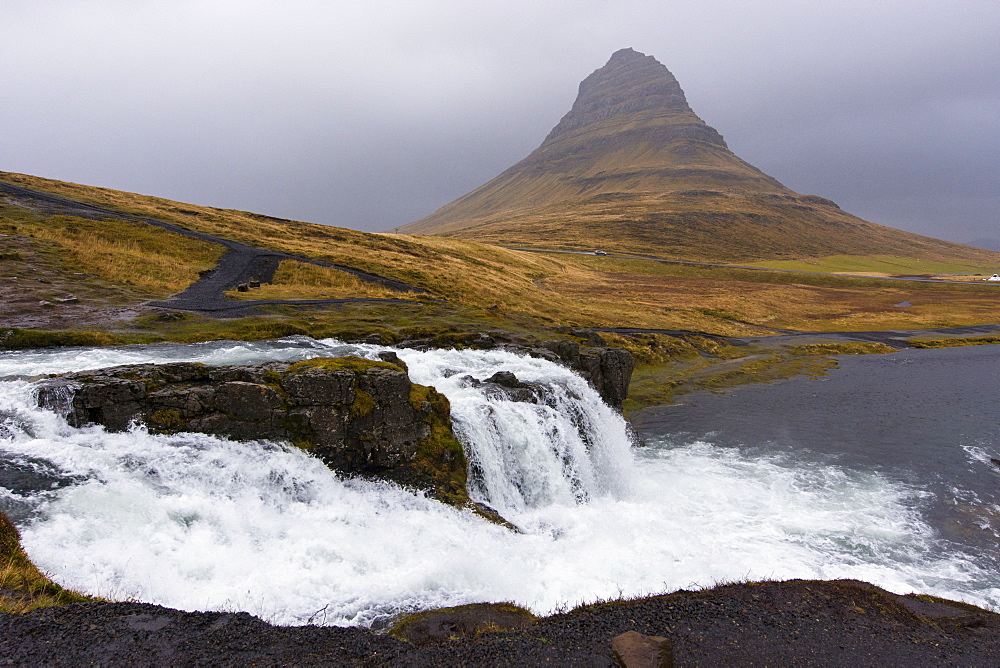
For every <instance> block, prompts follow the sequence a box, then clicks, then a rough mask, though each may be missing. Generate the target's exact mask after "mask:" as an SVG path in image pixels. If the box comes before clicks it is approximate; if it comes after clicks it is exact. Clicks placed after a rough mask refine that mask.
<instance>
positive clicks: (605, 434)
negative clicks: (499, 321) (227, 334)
mask: <svg viewBox="0 0 1000 668" xmlns="http://www.w3.org/2000/svg"><path fill="white" fill-rule="evenodd" d="M379 350H382V349H381V348H378V347H375V346H347V345H345V344H342V343H340V342H337V341H332V340H328V341H313V340H311V339H305V338H296V339H286V340H281V341H272V342H263V343H236V342H218V343H212V344H198V345H187V346H182V345H164V346H151V347H125V348H102V349H79V350H56V351H29V352H23V353H3V354H0V376H2V375H9V374H15V373H16V374H25V375H32V374H39V373H58V372H65V371H72V370H82V369H86V368H99V367H106V366H112V365H117V364H124V363H142V362H145V363H150V362H154V363H155V362H168V361H178V360H191V361H202V362H206V363H211V364H243V363H258V362H263V361H266V360H298V359H304V358H307V357H314V356H319V355H343V354H349V353H350V354H359V355H363V356H368V357H374V356H375V355H376V354H377V352H378V351H379ZM396 352H397V353H398V354H399V356H400V357H401V358H402V359H403V360H404V361H405V362H406V363H407V365H408V367H409V370H410V375H411V378H412V379H413V380H414V381H415V382H418V383H421V384H426V385H433V386H434V387H436V388H437V389H438V390H439V391H440V392H442V393H444V394H445V395H446V396H448V398H449V400H450V402H451V404H452V411H453V419H454V423H455V429H456V432H457V433H458V434H459V436H460V438H461V439H462V440H463V443H464V445H465V446H466V449H467V453H468V458H469V460H470V468H471V473H472V475H471V476H470V478H471V482H470V486H471V489H470V492H471V494H472V496H473V497H474V498H476V499H477V500H481V501H483V502H484V503H487V504H489V505H491V506H493V507H494V508H496V509H498V510H499V511H500V512H501V513H502V514H503V515H504V516H505V517H507V518H508V519H509V520H511V521H512V522H514V523H515V524H517V526H518V527H519V528H520V529H521V530H522V533H520V534H517V533H513V532H510V531H508V530H506V529H504V528H502V527H499V526H496V525H492V524H489V523H487V522H485V521H483V520H481V519H480V518H478V517H477V516H475V515H473V514H472V513H470V512H468V511H462V510H457V509H454V508H451V507H448V506H444V505H442V504H439V503H437V502H435V501H432V500H429V499H427V498H425V497H424V496H423V495H421V494H414V493H411V492H408V491H406V490H403V489H401V488H399V487H396V486H395V485H392V484H389V483H381V482H372V481H365V480H357V479H355V480H350V479H347V480H345V479H343V478H340V477H338V476H337V475H336V474H334V473H332V472H331V471H329V470H328V469H326V468H325V467H324V466H322V465H321V464H320V463H319V462H318V461H317V460H315V459H313V458H311V457H309V456H308V455H306V454H305V453H303V452H301V451H298V450H295V449H293V448H288V447H285V446H283V445H280V444H273V443H267V442H259V443H237V442H230V441H227V440H225V439H219V438H214V437H210V436H204V435H197V434H178V435H173V436H162V435H150V434H148V433H146V432H145V431H144V430H143V429H142V428H141V427H137V428H135V429H133V430H132V431H130V432H128V433H121V434H108V433H105V432H104V430H103V429H101V428H99V427H87V428H82V429H74V428H71V427H69V426H68V425H67V424H66V423H65V421H64V420H62V419H61V418H60V417H59V416H58V415H57V413H56V412H53V411H51V410H44V409H39V408H37V407H36V406H35V405H34V402H33V401H32V398H31V393H32V386H31V384H30V383H29V382H27V381H25V380H10V381H6V382H3V381H0V510H4V511H5V512H7V513H8V514H10V515H11V516H12V517H13V518H14V519H15V521H16V522H17V523H18V524H19V526H20V527H21V528H22V533H23V539H24V543H25V546H26V549H27V550H28V552H29V554H30V555H31V556H32V558H33V559H34V560H35V561H36V563H38V564H39V565H40V566H41V567H42V568H43V569H45V570H47V571H49V572H50V573H52V574H53V575H54V577H55V578H56V579H57V581H59V582H61V583H63V584H65V585H67V586H70V587H73V588H77V589H82V590H85V591H89V592H93V593H97V594H101V595H105V596H110V597H130V598H135V599H138V600H143V601H150V602H155V603H160V604H164V605H168V606H172V607H178V608H183V609H229V610H247V611H250V612H252V613H254V614H257V615H260V616H261V617H263V618H265V619H268V620H271V621H274V622H277V623H286V624H302V623H310V622H311V623H325V624H341V625H343V624H354V625H363V626H375V627H378V626H379V625H380V624H382V623H384V620H385V619H387V618H389V617H390V616H392V615H394V614H396V613H398V612H400V611H406V610H413V609H418V608H426V607H434V606H447V605H457V604H461V603H467V602H474V601H484V600H513V601H516V602H518V603H521V604H524V605H527V606H529V607H530V608H532V609H533V610H535V611H536V612H538V613H549V612H552V611H553V610H556V609H559V608H561V607H564V606H567V605H574V604H577V603H580V602H585V601H589V600H593V599H595V598H608V597H612V596H616V595H619V594H625V595H640V594H647V593H655V592H659V591H664V590H672V589H677V588H681V587H690V586H692V585H711V584H713V583H715V582H717V581H719V580H726V579H738V578H744V577H758V578H760V577H772V578H788V577H817V578H835V577H855V578H859V579H864V580H868V581H872V582H876V583H878V584H881V585H882V586H885V587H887V588H890V589H894V590H896V591H911V590H914V589H916V590H921V591H927V592H930V593H936V594H938V595H942V596H949V597H952V598H964V599H966V600H970V601H973V602H977V603H986V604H994V605H996V604H997V603H998V602H1000V588H998V586H997V581H996V576H995V575H994V574H993V573H992V572H991V571H990V570H989V569H988V568H986V567H984V566H983V565H982V564H981V563H979V562H977V560H976V559H975V558H973V557H972V556H970V555H968V554H966V553H965V552H963V551H961V550H960V549H955V548H954V546H950V545H946V544H944V543H942V541H941V540H940V538H939V536H938V535H937V533H936V532H935V531H934V530H933V529H932V528H931V527H930V526H929V525H928V524H927V522H926V521H925V520H924V519H923V518H922V517H921V514H920V511H919V507H920V503H921V492H920V491H919V490H918V489H916V488H914V487H908V486H906V485H903V484H901V483H898V482H894V481H891V480H888V479H886V478H885V477H884V476H882V475H879V474H877V473H867V472H864V471H851V470H848V469H843V468H840V467H837V466H835V465H833V464H817V463H815V462H809V461H803V460H798V459H795V458H791V457H778V456H750V455H744V454H741V453H740V452H739V451H734V450H732V449H717V448H712V447H711V446H708V445H706V444H703V443H692V444H672V443H668V442H665V441H664V442H651V443H650V444H648V445H647V447H642V448H637V449H635V448H632V447H631V445H632V443H631V438H630V435H629V431H628V427H627V425H626V423H625V422H624V421H623V420H622V419H621V418H620V416H618V415H617V414H616V413H614V411H612V410H611V409H609V408H608V407H607V406H605V405H604V404H603V403H601V402H600V400H599V399H598V397H597V396H596V394H595V393H594V392H593V390H592V389H591V388H589V387H588V386H587V385H586V383H584V382H583V381H582V380H581V379H580V378H578V377H577V376H575V375H573V374H572V373H570V372H568V371H566V370H565V369H563V368H561V367H559V366H557V365H554V364H550V363H548V362H545V361H542V360H535V359H528V358H522V357H518V356H515V355H512V354H509V353H503V352H495V351H440V350H439V351H428V352H418V351H412V350H398V351H396ZM497 371H511V372H513V373H514V374H515V375H516V376H517V378H518V379H519V380H521V381H523V382H524V383H527V384H529V385H530V386H532V387H539V388H543V389H542V390H539V394H538V398H537V399H536V400H533V401H527V402H525V401H512V400H511V399H510V398H509V397H505V396H504V394H503V392H502V391H499V390H497V388H496V386H494V385H491V384H488V383H487V384H485V385H484V384H482V383H481V382H479V381H484V380H485V379H487V378H489V377H490V376H492V375H493V374H494V373H496V372H497Z"/></svg>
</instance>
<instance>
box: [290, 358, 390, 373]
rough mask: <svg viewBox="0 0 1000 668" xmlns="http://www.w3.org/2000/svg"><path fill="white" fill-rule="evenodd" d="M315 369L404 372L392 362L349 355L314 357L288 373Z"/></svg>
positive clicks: (291, 367)
mask: <svg viewBox="0 0 1000 668" xmlns="http://www.w3.org/2000/svg"><path fill="white" fill-rule="evenodd" d="M313 369H321V370H323V371H353V372H354V373H365V372H367V371H370V370H371V369H389V370H391V371H402V370H403V369H401V368H400V367H398V366H397V365H395V364H393V363H392V362H384V361H382V360H366V359H363V358H361V357H357V356H355V355H348V356H347V357H314V358H312V359H308V360H302V361H301V362H296V363H295V364H293V365H291V366H290V367H288V371H287V373H305V372H307V371H311V370H313Z"/></svg>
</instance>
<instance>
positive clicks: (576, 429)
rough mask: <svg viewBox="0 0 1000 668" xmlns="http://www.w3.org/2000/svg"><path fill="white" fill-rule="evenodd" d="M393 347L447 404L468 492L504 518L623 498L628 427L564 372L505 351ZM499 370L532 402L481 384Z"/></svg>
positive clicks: (417, 379) (415, 375) (627, 469)
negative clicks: (465, 465) (527, 391)
mask: <svg viewBox="0 0 1000 668" xmlns="http://www.w3.org/2000/svg"><path fill="white" fill-rule="evenodd" d="M397 352H398V354H399V356H400V358H401V359H402V360H403V361H404V362H406V364H407V366H408V367H409V370H410V377H411V379H412V380H413V381H414V382H416V383H420V384H423V385H430V386H432V387H434V388H435V389H437V390H438V391H439V392H441V393H442V394H444V395H445V396H447V397H448V400H449V401H450V402H451V407H452V420H453V424H454V429H455V432H456V435H457V436H458V437H459V439H460V440H461V441H462V443H463V445H464V447H465V450H466V457H467V458H468V460H469V494H470V496H471V497H472V498H473V499H475V500H477V501H481V502H483V503H485V504H487V505H489V506H491V507H493V508H495V509H496V510H498V511H500V512H501V514H508V515H509V514H512V513H519V512H523V511H525V510H527V509H529V508H536V507H540V506H546V505H550V504H569V505H572V504H577V503H584V502H586V501H587V500H588V499H589V498H591V497H593V496H605V495H610V496H612V497H616V498H621V497H623V496H624V495H626V493H627V491H628V489H629V481H630V479H631V477H632V467H633V462H632V454H631V451H630V447H631V444H632V438H631V436H630V433H629V429H628V425H627V423H626V422H625V421H624V420H623V419H622V417H621V416H620V415H618V414H617V413H616V412H615V411H613V410H612V409H611V408H609V407H608V406H607V405H606V404H605V403H604V402H603V401H602V400H601V398H600V396H599V395H598V394H597V392H596V391H595V390H594V389H593V388H592V387H590V386H589V385H588V384H587V383H586V381H584V380H583V379H582V378H580V377H579V376H577V375H576V374H574V373H573V372H571V371H569V370H567V369H565V368H564V367H561V366H559V365H558V364H554V363H552V362H548V361H546V360H540V359H532V358H526V357H521V356H518V355H514V354H511V353H507V352H498V351H468V350H466V351H457V350H433V351H428V352H415V351H408V350H401V351H397ZM499 371H507V372H513V373H514V375H515V376H516V377H517V379H518V380H520V381H521V382H523V383H529V384H531V385H532V386H534V387H535V388H537V389H536V391H535V394H534V396H533V397H532V399H531V400H529V401H519V400H516V399H512V398H511V396H510V395H511V393H508V392H504V391H503V389H502V388H499V389H498V388H496V387H495V386H494V387H490V386H489V385H486V386H484V385H482V381H485V380H487V379H488V378H490V377H491V376H493V375H494V374H495V373H497V372H499Z"/></svg>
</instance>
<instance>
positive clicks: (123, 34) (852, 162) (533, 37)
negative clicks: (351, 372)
mask: <svg viewBox="0 0 1000 668" xmlns="http://www.w3.org/2000/svg"><path fill="white" fill-rule="evenodd" d="M626 46H630V47H633V48H635V49H636V50H638V51H641V52H643V53H645V54H648V55H652V56H655V57H656V58H657V60H659V61H660V62H662V63H663V64H664V65H666V66H667V68H668V69H670V70H671V71H672V72H673V73H674V75H675V76H676V77H677V79H678V80H679V81H680V84H681V87H682V88H683V89H684V91H685V92H686V94H687V97H688V101H689V102H690V103H691V106H692V108H693V109H694V110H695V112H696V113H697V114H698V115H700V116H701V117H702V118H703V119H704V120H705V121H706V122H708V123H709V124H710V125H712V126H713V127H715V128H716V129H717V130H718V131H719V132H721V133H722V135H723V136H724V137H725V139H726V141H727V142H728V144H729V147H730V148H731V149H732V150H733V151H734V152H736V154H737V155H739V156H740V157H742V158H743V159H745V160H747V161H748V162H750V163H752V164H753V165H755V166H757V167H759V168H760V169H762V170H764V171H765V172H767V173H768V174H770V175H771V176H774V177H775V178H777V179H778V180H779V181H781V182H782V183H784V184H785V185H787V186H788V187H790V188H792V189H793V190H796V191H799V192H801V193H804V194H815V195H821V196H823V197H827V198H830V199H832V200H834V201H836V202H837V203H838V204H840V205H841V207H842V208H844V209H845V210H847V211H850V212H851V213H854V214H856V215H859V216H861V217H863V218H866V219H868V220H871V221H873V222H877V223H882V224H886V225H892V226H895V227H899V228H902V229H906V230H911V231H914V232H919V233H921V234H928V235H931V236H936V237H940V238H945V239H950V240H954V241H961V242H972V241H976V240H984V239H993V240H995V243H996V244H997V248H998V249H1000V2H998V0H982V1H978V0H949V1H948V2H945V1H943V0H933V1H921V0H907V1H904V0H826V1H825V2H813V1H812V0H783V1H763V0H761V1H755V0H732V1H724V0H669V1H668V0H660V1H655V2H654V1H649V2H643V1H639V0H616V1H614V2H611V1H601V0H572V1H570V0H566V1H562V0H530V1H522V0H503V2H492V1H490V2H487V1H478V0H425V1H420V2H417V1H414V2H404V1H401V0H400V1H397V2H383V1H371V0H367V1H365V2H358V1H354V0H352V1H349V2H336V1H333V0H271V1H264V0H192V1H187V0H103V1H101V0H0V63H2V64H3V67H2V69H0V170H4V171H14V172H23V173H28V174H35V175H38V176H45V177H49V178H54V179H61V180H67V181H75V182H78V183H85V184H88V185H99V186H106V187H110V188H116V189H120V190H128V191H133V192H139V193H144V194H149V195H157V196H161V197H167V198H170V199H176V200H181V201H186V202H192V203H196V204H205V205H212V206H221V207H227V208H237V209H244V210H250V211H255V212H259V213H267V214H271V215H275V216H282V217H287V218H295V219H299V220H306V221H311V222H318V223H328V224H332V225H339V226H344V227H353V228H356V229H363V230H371V231H381V230H385V229H388V228H390V227H394V226H397V225H401V224H403V223H407V222H410V221H413V220H416V219H418V218H421V217H422V216H425V215H427V214H429V213H431V212H432V211H434V210H435V209H437V208H438V207H440V206H442V205H444V204H446V203H447V202H449V201H451V200H452V199H454V198H456V197H458V196H460V195H463V194H465V193H466V192H468V191H469V190H472V189H473V188H475V187H477V186H479V185H481V184H482V183H484V182H485V181H487V180H489V179H490V178H492V177H494V176H496V175H497V174H498V173H500V172H501V171H503V170H504V169H505V168H507V167H509V166H510V165H511V164H513V163H514V162H516V161H518V160H520V159H521V158H523V157H524V156H526V155H527V154H528V153H529V152H531V151H532V150H533V149H534V148H535V147H536V146H537V145H538V144H539V143H540V142H541V141H542V139H543V138H544V137H545V135H546V134H547V133H548V131H549V130H550V129H551V128H552V126H554V125H555V124H556V123H557V122H558V121H559V119H560V118H561V117H562V115H563V114H565V113H566V112H567V111H568V110H569V108H570V106H571V105H572V103H573V100H574V99H575V97H576V92H577V86H578V85H579V83H580V81H581V80H582V79H583V78H584V77H586V76H587V75H588V74H590V73H591V72H592V71H593V70H595V69H597V68H598V67H601V66H602V65H604V63H605V62H607V60H608V57H609V56H610V55H611V53H612V52H614V51H616V50H617V49H619V48H622V47H626Z"/></svg>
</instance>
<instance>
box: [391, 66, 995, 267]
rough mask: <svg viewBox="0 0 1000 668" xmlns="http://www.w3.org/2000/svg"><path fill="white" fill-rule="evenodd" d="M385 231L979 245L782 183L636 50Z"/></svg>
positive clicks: (678, 247)
mask: <svg viewBox="0 0 1000 668" xmlns="http://www.w3.org/2000/svg"><path fill="white" fill-rule="evenodd" d="M393 231H394V232H400V233H404V234H430V235H443V236H453V237H461V238H466V239H474V240H477V241H484V242H488V243H495V244H501V245H509V246H533V247H550V248H568V249H593V248H607V249H609V250H612V249H614V250H618V251H628V252H636V253H647V254H652V255H657V256H662V257H677V258H688V259H712V260H729V261H733V260H742V261H750V260H770V259H782V258H804V257H822V256H829V255H897V256H899V255H901V256H906V257H926V258H935V259H943V258H956V257H968V255H969V253H972V254H973V255H975V254H976V253H977V251H976V250H973V249H970V248H968V247H965V246H961V245H959V244H953V243H949V242H944V241H939V240H937V239H931V238H929V237H922V236H919V235H915V234H911V233H908V232H903V231H901V230H897V229H894V228H889V227H884V226H881V225H875V224H873V223H869V222H866V221H863V220H861V219H860V218H857V217H855V216H852V215H850V214H848V213H846V212H844V211H842V210H841V209H840V208H839V207H838V206H837V205H836V204H834V203H833V202H831V201H829V200H826V199H823V198H821V197H816V196H808V195H800V194H797V193H795V192H793V191H791V190H789V189H788V188H786V187H785V186H783V185H782V184H781V183H779V182H778V181H777V180H775V179H774V178H772V177H770V176H768V175H767V174H765V173H763V172H762V171H760V170H759V169H757V168H756V167H754V166H753V165H750V164H749V163H747V162H745V161H744V160H741V159H740V158H739V157H738V156H736V155H735V154H734V153H733V152H732V151H730V150H729V147H728V146H726V142H725V141H724V140H723V138H722V135H720V134H719V133H718V132H717V131H716V130H715V129H714V128H712V127H711V126H709V125H708V124H706V123H705V122H704V121H703V120H702V119H700V118H699V117H698V116H697V115H696V114H695V113H694V111H692V110H691V107H690V106H689V105H688V102H687V99H686V98H685V96H684V91H683V90H681V87H680V84H678V82H677V79H676V78H674V76H673V75H672V74H671V73H670V72H669V71H668V70H667V68H666V67H664V66H663V65H662V64H661V63H659V62H658V61H657V60H656V59H655V58H653V57H652V56H646V55H644V54H642V53H639V52H637V51H634V50H633V49H622V50H620V51H617V52H615V53H614V54H613V55H612V56H611V59H610V60H609V61H608V63H607V64H606V65H605V66H604V67H602V68H600V69H598V70H596V71H595V72H594V73H592V74H591V75H590V76H588V77H587V78H586V79H584V80H583V82H582V83H581V84H580V91H579V95H578V96H577V98H576V102H575V103H574V104H573V108H572V109H571V110H570V111H569V113H567V114H566V115H565V116H564V117H563V118H562V120H561V121H559V123H558V124H557V125H556V126H555V127H554V128H553V129H552V131H551V132H550V133H549V135H548V136H547V137H546V138H545V140H544V141H543V142H542V144H541V146H539V147H538V148H537V149H535V150H534V151H533V152H532V153H531V154H530V155H529V156H528V157H526V158H525V159H524V160H521V161H520V162H518V163H517V164H515V165H514V166H512V167H510V168H509V169H507V170H506V171H504V172H503V173H502V174H500V175H499V176H497V177H496V178H494V179H493V180H491V181H489V182H488V183H486V184H484V185H482V186H480V187H479V188H477V189H475V190H473V191H472V192H470V193H469V194H467V195H465V196H463V197H460V198H459V199H457V200H455V201H453V202H451V203H450V204H447V205H445V206H443V207H441V208H440V209H439V210H437V211H436V212H434V213H433V214H431V215H430V216H427V217H426V218H423V219H421V220H418V221H416V222H413V223H410V224H408V225H405V226H403V227H401V228H397V229H396V230H393Z"/></svg>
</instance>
